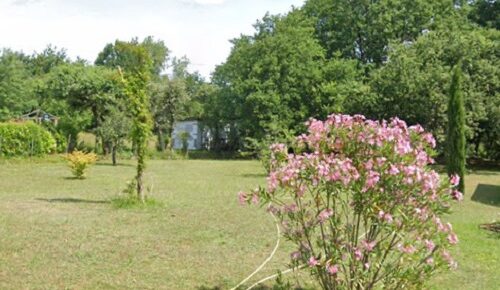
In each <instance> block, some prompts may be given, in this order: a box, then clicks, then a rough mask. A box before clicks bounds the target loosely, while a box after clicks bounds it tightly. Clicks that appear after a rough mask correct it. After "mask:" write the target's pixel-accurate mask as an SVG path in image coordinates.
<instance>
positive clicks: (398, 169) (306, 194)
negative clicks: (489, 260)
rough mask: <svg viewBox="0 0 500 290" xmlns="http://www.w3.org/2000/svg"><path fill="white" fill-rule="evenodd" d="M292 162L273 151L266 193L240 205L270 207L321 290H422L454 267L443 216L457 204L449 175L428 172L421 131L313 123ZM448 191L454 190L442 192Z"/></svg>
mask: <svg viewBox="0 0 500 290" xmlns="http://www.w3.org/2000/svg"><path fill="white" fill-rule="evenodd" d="M296 144H297V145H296V146H294V147H293V149H292V151H293V152H294V153H293V154H288V151H289V148H287V147H286V146H285V145H284V144H274V145H273V146H272V147H271V150H272V159H271V171H270V173H269V176H268V178H267V181H268V182H267V187H265V188H259V189H257V190H255V191H253V192H251V193H240V200H241V201H242V202H248V203H252V202H253V203H259V202H260V203H261V204H262V205H268V210H269V211H271V212H272V213H274V214H275V215H276V216H277V217H278V218H279V219H280V221H281V227H282V228H283V230H284V236H285V237H286V238H287V239H288V240H290V241H292V242H293V243H294V244H295V246H296V247H297V249H296V251H295V252H293V253H291V258H292V264H293V265H295V266H301V265H304V264H305V265H308V267H309V269H310V271H311V273H312V275H313V276H314V277H315V278H316V279H317V280H318V282H319V283H320V285H321V287H322V288H323V289H382V288H383V289H406V288H409V289H414V288H415V289H421V288H423V284H424V283H425V282H426V281H427V280H428V278H429V277H430V276H431V275H432V274H433V273H435V271H436V270H437V269H439V268H442V267H445V266H449V267H455V266H456V263H455V262H454V260H453V259H452V257H451V256H450V253H449V252H448V248H449V247H450V246H451V245H454V244H456V243H457V242H458V239H457V236H456V235H455V234H454V233H453V231H452V226H451V224H444V223H443V222H442V221H441V216H442V215H443V214H445V213H448V212H449V208H450V201H451V200H452V199H461V198H462V194H461V193H460V192H458V191H457V190H455V189H454V186H456V185H457V184H458V178H457V176H453V177H452V179H451V181H448V180H442V179H441V178H440V177H439V174H438V173H437V172H435V171H434V170H432V169H431V168H430V167H429V166H428V165H429V164H432V163H433V162H434V161H433V159H432V157H431V156H432V152H433V148H434V147H435V145H436V142H435V140H434V138H433V136H432V134H430V133H428V132H425V131H424V130H423V128H422V127H421V126H412V127H407V125H406V123H405V122H403V121H401V120H399V119H397V118H395V119H392V120H391V121H390V122H386V121H377V122H376V121H372V120H366V119H365V118H364V117H363V116H361V115H355V116H349V115H331V116H329V117H328V119H327V120H326V121H324V122H322V121H318V120H315V119H311V120H310V121H309V122H308V130H307V134H302V135H301V136H299V137H298V138H297V140H296ZM450 183H452V184H450Z"/></svg>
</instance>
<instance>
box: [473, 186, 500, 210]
mask: <svg viewBox="0 0 500 290" xmlns="http://www.w3.org/2000/svg"><path fill="white" fill-rule="evenodd" d="M471 200H473V201H476V202H480V203H484V204H487V205H494V206H500V186H498V185H492V184H478V185H477V187H476V190H475V191H474V194H473V195H472V197H471Z"/></svg>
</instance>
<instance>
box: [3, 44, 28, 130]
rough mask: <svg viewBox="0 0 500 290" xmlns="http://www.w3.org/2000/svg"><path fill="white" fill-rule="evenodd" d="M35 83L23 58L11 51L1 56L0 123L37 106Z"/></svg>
mask: <svg viewBox="0 0 500 290" xmlns="http://www.w3.org/2000/svg"><path fill="white" fill-rule="evenodd" d="M32 85H33V82H32V81H31V79H30V73H29V71H28V70H27V68H26V65H25V64H24V63H23V59H22V56H21V55H20V54H18V53H15V52H12V51H10V50H5V49H4V50H3V51H2V52H1V54H0V121H5V120H8V119H10V118H13V117H16V116H19V115H21V114H22V113H25V112H26V111H29V110H31V109H32V108H33V107H35V106H36V104H37V102H36V98H35V97H34V95H33V86H32Z"/></svg>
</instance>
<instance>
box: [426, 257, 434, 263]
mask: <svg viewBox="0 0 500 290" xmlns="http://www.w3.org/2000/svg"><path fill="white" fill-rule="evenodd" d="M425 263H426V264H427V265H432V264H434V259H433V258H427V259H426V260H425Z"/></svg>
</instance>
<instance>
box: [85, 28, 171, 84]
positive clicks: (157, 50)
mask: <svg viewBox="0 0 500 290" xmlns="http://www.w3.org/2000/svg"><path fill="white" fill-rule="evenodd" d="M127 45H138V46H142V47H143V48H144V49H145V51H146V52H147V54H148V55H149V57H150V59H151V61H152V64H151V66H150V74H151V76H153V77H155V78H156V77H159V76H160V73H161V72H162V71H163V69H164V68H165V65H166V63H167V60H168V54H169V53H170V51H169V50H168V48H167V46H166V45H165V43H164V42H163V41H162V40H156V41H155V40H154V38H153V37H152V36H148V37H146V38H144V40H143V41H142V42H139V40H138V39H137V38H133V39H132V40H131V41H128V42H127V41H121V40H116V41H115V43H114V44H112V43H108V44H106V46H105V47H104V49H103V50H102V51H101V52H100V53H99V55H98V56H97V59H96V60H95V64H96V65H99V66H107V67H111V68H117V67H121V68H122V69H123V70H129V69H130V68H131V67H133V66H135V65H137V64H135V63H134V61H135V60H136V58H135V56H134V55H130V53H131V52H130V51H128V50H127V49H125V48H126V47H127Z"/></svg>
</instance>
